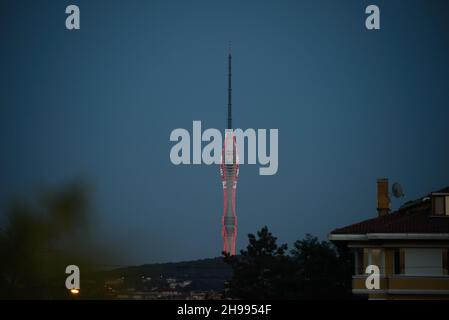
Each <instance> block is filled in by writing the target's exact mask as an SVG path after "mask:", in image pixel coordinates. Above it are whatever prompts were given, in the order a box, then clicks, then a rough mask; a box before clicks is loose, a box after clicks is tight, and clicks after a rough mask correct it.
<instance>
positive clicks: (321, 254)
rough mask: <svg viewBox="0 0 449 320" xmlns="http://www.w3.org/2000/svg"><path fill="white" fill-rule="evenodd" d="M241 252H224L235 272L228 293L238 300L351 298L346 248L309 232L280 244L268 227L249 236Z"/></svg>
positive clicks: (349, 265)
mask: <svg viewBox="0 0 449 320" xmlns="http://www.w3.org/2000/svg"><path fill="white" fill-rule="evenodd" d="M248 239H249V244H248V246H247V248H246V250H242V251H241V255H237V256H230V255H228V254H226V253H224V261H225V262H226V263H228V264H229V265H231V267H232V269H233V271H234V273H233V277H232V279H231V281H230V282H229V288H228V296H229V297H232V298H238V299H335V298H338V299H341V298H350V297H351V272H352V262H351V258H350V255H349V253H348V252H347V251H346V250H345V249H343V248H335V247H334V246H333V245H332V244H331V243H329V242H326V241H319V240H318V238H316V237H313V236H311V235H307V236H306V238H305V239H303V240H298V241H296V242H295V243H294V249H293V250H291V252H290V253H291V255H288V254H287V253H286V252H287V245H286V244H282V245H279V246H278V245H277V243H276V240H277V238H276V237H274V236H273V235H272V234H271V232H269V231H268V228H267V227H263V228H262V229H261V230H260V231H258V232H257V237H256V236H255V235H253V234H249V235H248Z"/></svg>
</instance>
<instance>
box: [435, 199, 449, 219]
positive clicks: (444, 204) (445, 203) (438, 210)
mask: <svg viewBox="0 0 449 320" xmlns="http://www.w3.org/2000/svg"><path fill="white" fill-rule="evenodd" d="M432 199H433V201H432V204H433V214H434V215H436V216H444V215H446V216H449V196H446V195H444V196H443V195H438V196H436V195H435V196H433V197H432Z"/></svg>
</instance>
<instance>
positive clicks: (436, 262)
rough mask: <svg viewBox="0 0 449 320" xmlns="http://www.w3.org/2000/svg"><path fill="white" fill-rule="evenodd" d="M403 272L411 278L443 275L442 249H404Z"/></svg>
mask: <svg viewBox="0 0 449 320" xmlns="http://www.w3.org/2000/svg"><path fill="white" fill-rule="evenodd" d="M404 251H405V254H404V262H405V263H404V271H405V274H406V275H411V276H441V275H443V272H444V270H443V259H442V257H443V255H442V254H443V251H444V250H443V249H442V248H406V249H404Z"/></svg>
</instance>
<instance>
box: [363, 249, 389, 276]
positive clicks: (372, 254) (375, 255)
mask: <svg viewBox="0 0 449 320" xmlns="http://www.w3.org/2000/svg"><path fill="white" fill-rule="evenodd" d="M367 254H368V257H367V258H368V261H367V266H368V265H376V266H378V267H379V269H380V273H381V274H384V272H385V254H384V250H383V249H380V248H370V249H367Z"/></svg>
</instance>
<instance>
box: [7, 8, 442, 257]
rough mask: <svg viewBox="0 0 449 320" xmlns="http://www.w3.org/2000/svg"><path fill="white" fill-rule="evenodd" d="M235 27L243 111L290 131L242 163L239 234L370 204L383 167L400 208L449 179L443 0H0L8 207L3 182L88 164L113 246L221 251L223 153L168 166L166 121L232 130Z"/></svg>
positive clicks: (194, 253) (293, 227)
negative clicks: (368, 21) (212, 161)
mask: <svg viewBox="0 0 449 320" xmlns="http://www.w3.org/2000/svg"><path fill="white" fill-rule="evenodd" d="M69 4H77V5H79V7H80V10H81V30H79V31H68V30H66V29H65V18H66V14H65V7H66V6H67V5H69ZM369 4H377V5H378V6H379V7H380V10H381V28H382V29H381V30H380V31H374V32H373V31H367V30H366V29H365V24H364V21H365V18H366V15H365V13H364V12H365V8H366V6H367V5H369ZM229 41H232V45H233V58H234V59H233V87H234V91H233V100H234V124H235V126H236V127H240V128H267V129H268V128H278V129H279V139H280V141H279V171H278V173H277V174H276V175H275V176H259V174H258V166H257V165H243V166H241V170H240V180H239V185H238V193H237V215H238V237H237V247H238V249H241V248H242V247H243V246H245V245H246V242H247V237H246V234H247V233H253V232H255V231H256V230H258V229H259V228H260V227H262V226H263V225H268V226H269V228H270V229H271V230H272V231H273V233H274V234H275V235H277V236H278V237H279V239H280V241H283V242H289V243H292V242H293V241H294V240H296V239H299V238H302V237H303V236H304V235H305V233H312V234H315V235H318V236H320V237H323V238H324V237H325V236H326V234H327V233H328V232H329V231H331V230H332V229H334V228H336V227H340V226H343V225H346V224H350V223H353V222H356V221H359V220H362V219H366V218H370V217H374V216H375V215H376V210H375V207H376V202H375V183H376V178H378V177H388V178H390V180H391V181H400V182H401V183H402V185H403V187H404V189H405V193H406V197H405V199H402V200H401V201H398V200H394V201H393V208H397V207H398V206H399V205H400V204H401V203H402V202H404V201H407V200H410V199H413V198H416V197H418V196H421V195H423V194H425V193H427V192H429V191H432V190H436V189H438V188H441V187H443V186H445V185H449V170H448V164H449V151H448V139H449V125H448V124H449V105H448V102H447V101H448V98H449V94H448V92H449V90H448V89H449V60H448V56H449V2H447V1H445V0H441V1H424V0H421V1H392V0H389V1H381V0H375V1H356V0H353V1H335V0H328V1H323V0H321V1H318V0H309V1H300V0H297V1H210V0H207V1H206V0H205V1H91V0H90V1H57V2H56V1H23V0H17V1H12V0H11V1H5V0H2V1H1V3H0V43H1V50H0V86H1V91H0V206H1V212H2V215H3V216H2V218H1V219H0V221H4V214H3V212H4V211H5V208H6V204H7V201H8V199H10V197H11V195H13V194H23V195H30V194H32V192H33V190H35V189H36V188H39V187H42V186H59V185H61V184H63V183H64V182H67V181H71V180H73V179H75V178H83V179H85V180H86V181H88V182H89V183H90V184H91V185H92V186H93V190H94V192H93V199H94V211H95V212H96V214H97V225H96V227H97V230H96V232H95V237H94V238H95V241H97V242H98V243H102V244H103V245H106V246H110V247H113V248H116V249H117V251H120V252H125V253H126V254H124V255H123V256H122V257H121V258H120V259H118V260H117V261H116V262H118V263H146V262H156V261H157V262H162V261H178V260H184V259H194V258H203V257H211V256H217V255H219V253H220V250H221V246H222V239H221V236H220V230H221V224H220V219H221V211H222V187H221V182H220V177H219V168H218V167H217V166H205V165H202V166H174V165H172V164H171V162H170V159H169V151H170V148H171V146H172V145H173V143H171V142H170V141H169V135H170V132H171V131H172V130H173V129H175V128H178V127H182V128H191V125H192V121H193V120H201V121H202V122H203V127H208V128H211V127H213V128H224V126H225V123H226V62H227V61H226V54H227V46H228V42H229ZM190 130H191V129H190Z"/></svg>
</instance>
